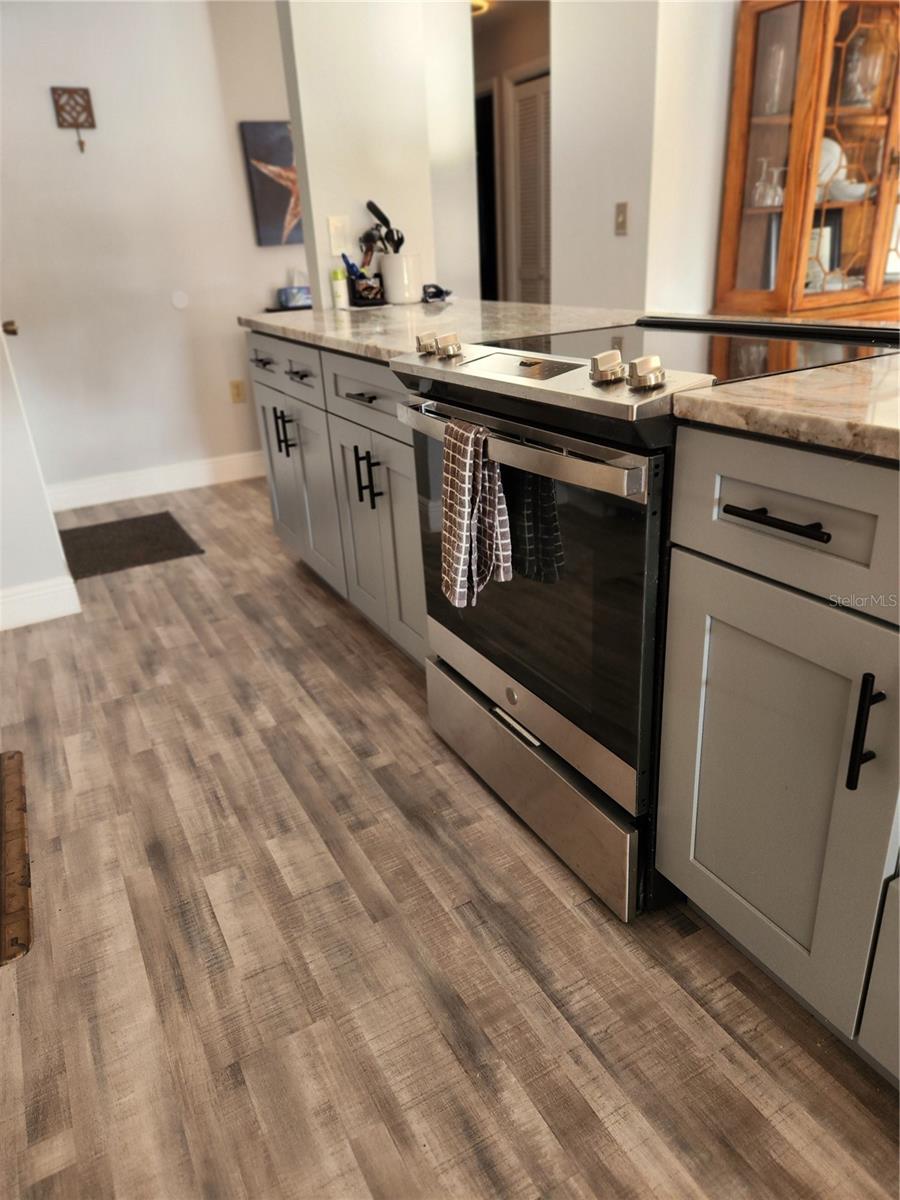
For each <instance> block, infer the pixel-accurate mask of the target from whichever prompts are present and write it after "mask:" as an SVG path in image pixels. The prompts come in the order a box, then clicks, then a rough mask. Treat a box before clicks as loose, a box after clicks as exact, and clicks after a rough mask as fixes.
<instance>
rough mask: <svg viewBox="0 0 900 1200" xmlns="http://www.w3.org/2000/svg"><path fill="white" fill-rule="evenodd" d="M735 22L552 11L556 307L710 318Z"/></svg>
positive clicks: (646, 3) (680, 3)
mask: <svg viewBox="0 0 900 1200" xmlns="http://www.w3.org/2000/svg"><path fill="white" fill-rule="evenodd" d="M736 8H737V5H736V3H735V0H641V2H640V3H634V2H628V0H609V2H607V0H599V2H598V0H587V2H585V3H577V2H572V0H558V2H557V3H554V4H551V6H550V10H551V12H550V20H551V37H550V45H551V81H552V82H551V86H552V105H551V108H552V117H551V119H552V132H551V153H552V159H553V195H552V278H553V282H552V295H553V301H554V303H557V304H598V305H620V306H629V307H634V308H646V309H651V308H654V309H659V310H667V311H676V312H708V311H709V308H710V305H711V303H712V294H713V274H714V269H715V259H716V251H717V246H718V232H719V204H720V197H721V189H722V172H723V155H724V147H725V137H726V126H727V120H728V102H729V94H730V87H731V56H732V42H733V36H734V19H735V12H736ZM620 200H624V201H627V203H628V209H629V211H628V234H627V236H625V237H617V236H616V235H615V233H614V210H615V204H616V202H617V201H620Z"/></svg>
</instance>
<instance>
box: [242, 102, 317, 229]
mask: <svg viewBox="0 0 900 1200" xmlns="http://www.w3.org/2000/svg"><path fill="white" fill-rule="evenodd" d="M240 129H241V141H242V143H243V147H244V159H245V161H246V164H247V179H248V180H249V183H250V196H251V199H252V201H253V216H254V219H255V222H256V244H257V245H258V246H287V245H290V244H292V243H294V242H302V241H303V221H302V213H301V210H300V192H299V188H298V184H297V166H296V163H295V162H294V144H293V141H292V140H291V127H290V125H289V124H288V122H287V121H241V122H240Z"/></svg>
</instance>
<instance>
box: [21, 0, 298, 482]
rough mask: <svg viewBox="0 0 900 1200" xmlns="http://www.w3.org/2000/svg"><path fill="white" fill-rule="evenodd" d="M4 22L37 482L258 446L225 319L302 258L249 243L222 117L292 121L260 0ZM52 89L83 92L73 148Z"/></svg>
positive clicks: (54, 7) (233, 137)
mask: <svg viewBox="0 0 900 1200" xmlns="http://www.w3.org/2000/svg"><path fill="white" fill-rule="evenodd" d="M0 21H2V141H0V157H2V182H0V187H2V197H3V211H2V229H0V249H2V256H3V275H2V306H3V313H4V316H5V317H15V318H16V319H17V320H18V322H19V327H20V330H21V336H20V337H19V339H18V342H17V344H16V346H15V348H14V356H15V365H16V369H17V372H18V375H19V380H20V383H21V385H22V388H23V391H24V393H25V395H26V397H27V401H28V407H29V413H30V416H31V421H32V427H33V431H34V436H35V441H36V444H37V448H38V454H39V457H40V461H41V464H42V466H43V469H44V474H45V476H46V478H47V481H48V484H51V485H54V484H59V483H60V482H61V481H72V480H83V479H84V478H85V477H92V476H97V475H106V474H108V473H110V472H127V471H136V470H138V469H145V470H146V469H148V468H157V467H159V466H160V465H162V464H175V463H184V462H186V461H191V460H199V459H206V458H209V457H212V456H233V455H239V454H242V453H244V452H247V451H253V450H254V448H255V447H256V446H257V445H258V441H257V434H256V427H255V422H254V418H253V412H252V405H251V404H250V403H249V401H248V403H246V404H244V405H232V404H231V402H230V398H229V392H228V380H229V379H233V378H234V379H236V378H241V377H243V375H244V350H243V338H242V336H241V334H240V332H239V330H238V328H237V326H236V323H235V319H236V316H237V314H238V313H240V312H246V311H247V310H253V309H261V308H263V307H264V306H265V305H266V304H267V303H268V302H269V301H270V298H271V294H272V289H273V288H277V287H279V286H281V285H282V284H283V283H284V282H285V273H286V269H287V267H288V265H301V266H302V265H303V264H304V263H305V255H304V250H303V247H284V248H283V247H271V248H270V247H257V246H256V244H255V238H254V233H253V226H252V216H251V207H250V200H249V195H248V188H247V181H246V177H245V172H244V165H243V160H242V155H241V149H240V139H239V135H238V130H237V121H238V120H239V119H244V120H253V119H265V118H274V119H279V118H286V117H287V98H286V93H285V88H284V79H283V74H282V67H281V55H280V46H279V40H278V30H277V22H276V18H275V10H274V5H273V4H270V3H265V2H259V3H248V2H237V3H227V4H226V3H222V4H215V5H213V6H209V5H207V4H206V3H200V2H194V0H185V2H182V3H167V2H165V0H159V2H150V3H146V2H137V3H127V4H126V3H114V4H108V3H101V2H95V0H88V2H86V3H78V4H69V3H49V2H40V0H38V2H33V3H20V2H15V0H13V2H10V0H5V2H4V3H3V4H2V7H0ZM56 83H69V84H82V85H85V86H88V87H90V88H91V94H92V98H93V103H94V109H95V113H96V117H97V126H98V127H97V129H96V131H93V132H89V133H87V134H86V140H87V150H86V153H85V154H83V155H82V154H79V153H78V150H77V147H76V143H75V135H74V133H73V132H71V131H67V130H59V129H57V128H56V124H55V119H54V116H53V110H52V106H51V101H50V93H49V89H50V86H51V85H52V84H56ZM179 292H182V293H184V294H185V296H186V297H187V307H185V308H182V309H179V308H177V307H175V305H174V304H173V297H174V296H176V294H177V293H179ZM251 459H252V461H256V459H257V456H256V455H252V456H251ZM228 461H234V460H231V459H229V460H228ZM241 461H243V460H241Z"/></svg>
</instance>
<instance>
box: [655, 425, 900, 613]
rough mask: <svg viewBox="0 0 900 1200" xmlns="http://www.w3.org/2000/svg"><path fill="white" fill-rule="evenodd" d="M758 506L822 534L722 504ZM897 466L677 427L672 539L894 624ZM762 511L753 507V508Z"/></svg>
mask: <svg viewBox="0 0 900 1200" xmlns="http://www.w3.org/2000/svg"><path fill="white" fill-rule="evenodd" d="M726 505H727V506H729V507H734V508H738V509H742V510H744V512H746V513H748V514H750V513H752V511H753V510H759V509H763V508H764V509H766V510H767V514H768V516H769V517H774V518H776V519H780V520H783V521H787V522H790V523H792V524H793V525H796V526H799V527H803V526H808V525H812V524H813V523H816V522H819V523H821V526H822V529H823V530H824V531H825V532H827V533H828V534H830V535H831V536H830V540H829V541H828V542H821V541H816V540H813V539H811V538H809V537H804V536H803V535H802V534H801V533H793V532H790V531H787V530H784V529H778V528H772V527H770V526H767V525H764V524H760V523H759V522H758V520H756V519H755V518H754V517H753V516H751V515H748V516H743V517H742V516H740V515H739V514H733V513H729V512H726V511H725V508H726ZM897 512H898V475H897V472H896V471H894V470H892V469H891V468H890V467H881V466H876V465H872V464H867V463H857V462H849V461H847V460H846V459H842V458H835V457H831V456H828V455H824V454H816V453H813V452H812V451H808V450H797V449H794V448H793V447H789V446H773V445H771V444H768V443H764V442H755V441H751V440H749V439H746V438H737V437H730V436H728V435H724V434H718V433H708V432H706V431H705V430H700V429H684V428H682V429H680V430H679V431H678V440H677V443H676V450H675V488H674V507H673V512H672V541H673V542H676V543H677V544H679V545H681V546H686V547H688V548H689V549H692V550H699V551H701V552H702V553H703V554H708V555H711V556H712V557H714V558H720V559H723V560H724V561H725V562H729V563H734V564H735V565H736V566H739V567H744V568H745V569H747V570H749V571H754V572H756V573H757V574H759V575H764V576H766V577H767V578H770V579H777V580H780V581H782V582H783V583H787V584H790V586H791V587H796V588H799V589H800V590H802V591H805V592H810V593H812V594H813V595H816V596H822V597H823V598H825V599H830V598H831V597H838V598H839V599H837V600H835V601H834V602H835V603H838V604H843V605H847V606H849V607H852V608H855V609H857V610H858V611H860V612H864V613H866V614H867V615H869V616H878V617H881V618H882V619H883V620H887V621H891V622H893V623H894V624H897V623H898V619H900V611H898V608H897V598H896V593H897V571H898V555H897V544H898V517H897ZM760 515H761V514H760Z"/></svg>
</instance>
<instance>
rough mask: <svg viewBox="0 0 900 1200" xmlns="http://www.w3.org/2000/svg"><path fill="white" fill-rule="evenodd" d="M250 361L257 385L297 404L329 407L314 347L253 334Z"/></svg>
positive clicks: (320, 364)
mask: <svg viewBox="0 0 900 1200" xmlns="http://www.w3.org/2000/svg"><path fill="white" fill-rule="evenodd" d="M247 361H248V366H249V370H250V378H251V379H252V380H253V382H254V383H262V384H265V385H266V387H270V388H275V389H276V390H277V391H279V392H284V393H285V395H287V396H293V397H294V398H295V399H296V400H303V401H304V402H305V403H306V404H314V405H315V406H316V408H324V407H325V393H324V391H323V388H322V361H321V358H320V355H319V351H318V350H317V349H316V348H315V347H314V346H301V345H300V344H299V343H297V342H286V341H282V339H281V338H273V337H266V336H265V334H262V333H249V334H248V335H247Z"/></svg>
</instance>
